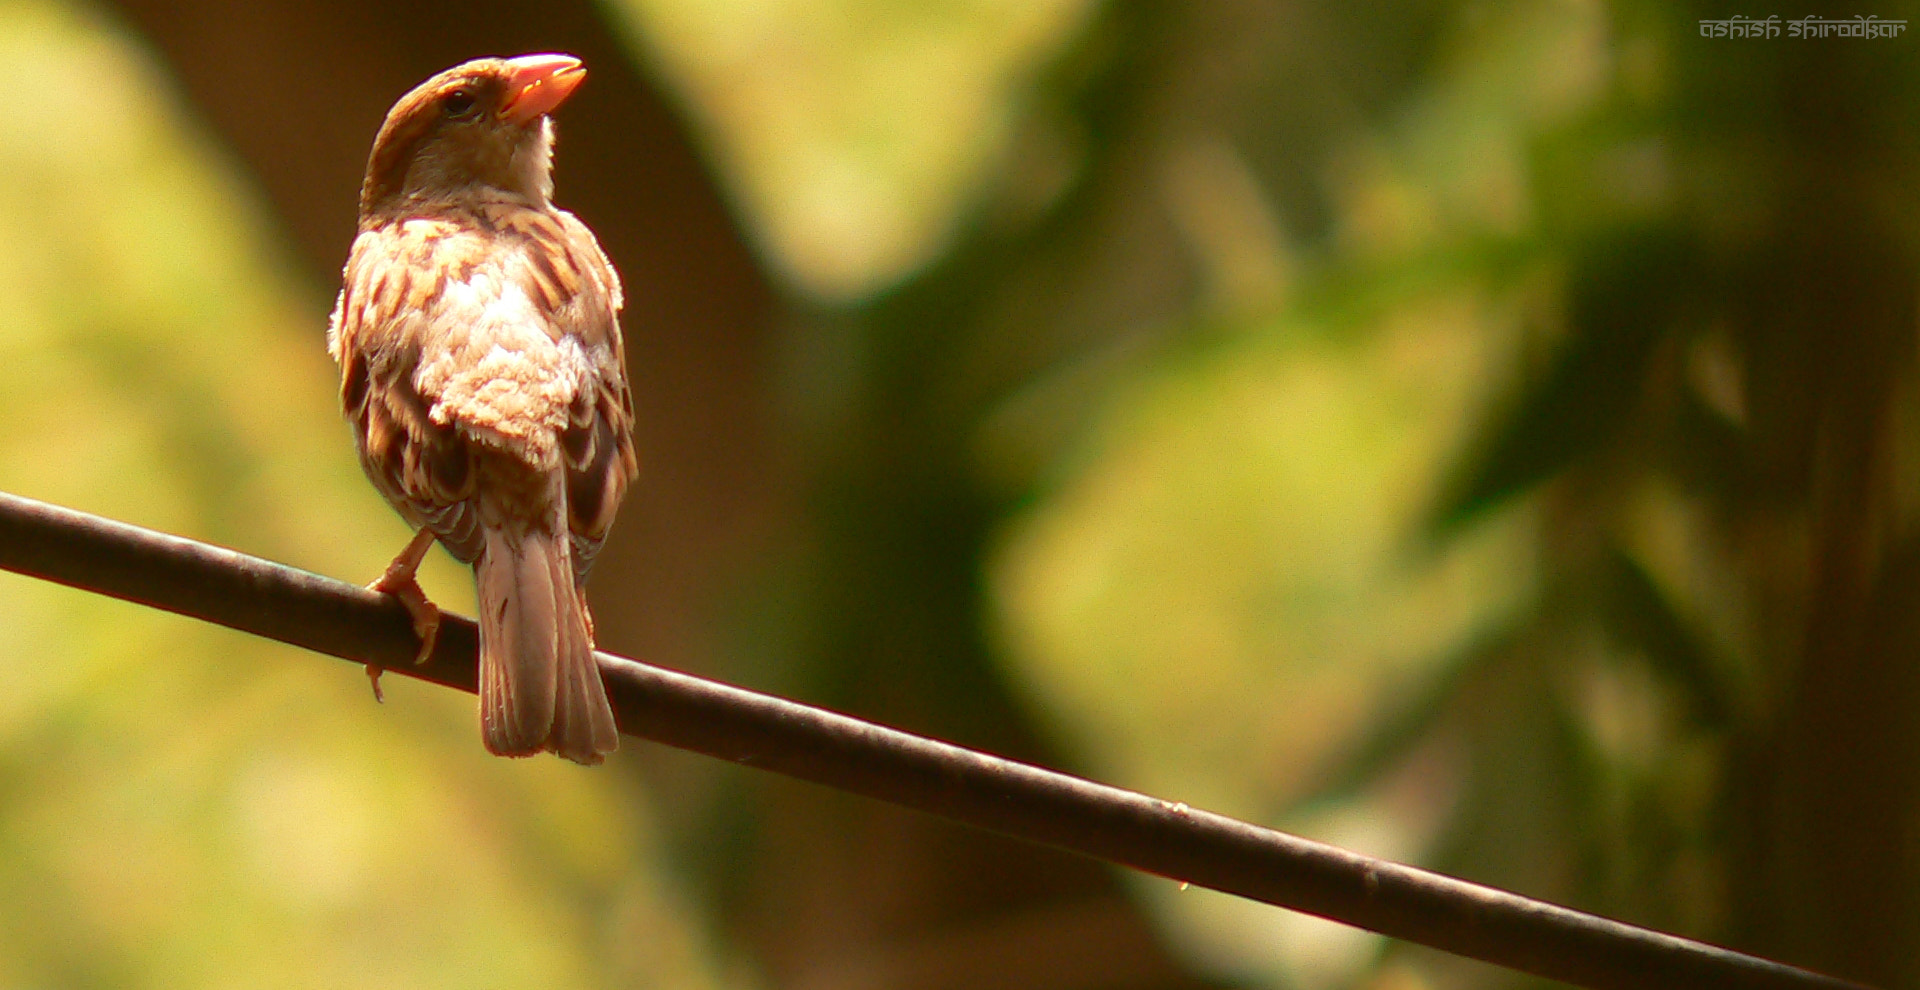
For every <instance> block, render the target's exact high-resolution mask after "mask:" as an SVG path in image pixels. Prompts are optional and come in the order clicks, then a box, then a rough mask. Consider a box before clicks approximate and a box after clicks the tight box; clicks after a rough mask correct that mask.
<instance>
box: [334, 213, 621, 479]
mask: <svg viewBox="0 0 1920 990" xmlns="http://www.w3.org/2000/svg"><path fill="white" fill-rule="evenodd" d="M343 281H344V287H343V288H342V289H341V293H340V299H339V303H338V306H337V307H336V309H335V311H334V315H333V322H332V328H331V332H330V334H329V337H330V338H331V339H330V340H329V344H330V345H331V347H332V348H333V351H334V354H335V357H336V358H340V357H341V356H342V355H343V354H344V353H346V352H347V351H349V350H352V349H356V348H357V349H358V350H360V351H361V352H362V353H366V354H374V355H379V356H380V357H382V358H385V359H386V361H378V360H377V359H376V362H377V363H386V362H387V361H390V362H393V364H394V365H400V366H406V367H409V368H410V375H409V377H410V378H411V380H412V381H411V383H412V385H413V389H414V391H415V392H416V393H417V394H418V395H419V396H420V397H421V399H422V400H423V401H424V402H425V403H426V404H427V407H428V408H427V413H428V415H429V416H430V417H431V418H432V420H433V421H434V422H435V423H438V424H441V425H443V426H453V427H455V428H456V429H458V430H459V431H460V432H461V433H462V434H463V435H465V436H467V437H469V438H470V439H472V440H475V441H478V442H480V443H482V444H485V445H487V446H491V447H495V448H499V449H502V450H504V451H506V452H508V453H511V454H513V455H515V456H516V457H518V458H519V459H520V460H522V461H525V462H526V463H528V464H530V465H532V466H534V467H536V468H541V469H550V468H553V467H555V466H557V465H558V464H559V463H560V458H561V450H560V446H559V435H560V433H561V432H562V431H563V430H565V429H566V427H567V425H568V417H569V409H570V408H571V407H572V406H573V405H574V403H575V400H576V398H577V397H580V396H582V395H590V394H592V393H593V392H594V391H595V390H596V389H598V388H600V387H601V386H602V384H603V383H606V382H609V381H617V380H618V379H619V377H620V375H621V374H622V367H623V364H624V355H623V354H622V353H621V350H622V349H621V342H620V331H619V324H618V321H617V316H616V313H617V311H618V309H619V306H620V286H619V283H618V281H617V278H616V277H615V276H614V274H613V268H612V266H611V265H609V264H608V263H607V262H606V260H605V257H604V255H602V254H601V253H600V250H599V246H598V245H597V244H596V243H595V242H594V241H593V237H592V235H591V234H590V233H587V231H586V227H585V226H584V225H582V224H580V222H579V221H577V220H575V219H574V218H573V217H572V216H571V215H570V214H566V213H564V212H561V211H558V210H547V211H535V210H530V209H525V208H519V209H512V208H508V209H500V210H493V211H488V212H485V213H481V214H478V215H476V216H474V217H472V218H467V217H462V218H458V219H441V218H435V217H424V216H423V217H408V218H403V219H399V220H396V221H394V222H390V223H386V224H381V225H375V226H371V227H369V228H367V229H366V230H363V231H362V232H361V234H360V236H359V237H358V238H357V239H356V240H355V241H354V245H353V251H352V253H351V255H350V256H349V258H348V261H347V271H346V278H345V279H344V280H343ZM345 366H346V362H345V361H344V360H343V361H342V367H345ZM390 366H391V365H390ZM396 370H398V368H396Z"/></svg>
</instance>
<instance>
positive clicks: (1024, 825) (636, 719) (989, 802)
mask: <svg viewBox="0 0 1920 990" xmlns="http://www.w3.org/2000/svg"><path fill="white" fill-rule="evenodd" d="M0 569H5V570H11V571H16V572H19V573H21V574H26V575H29V576H32V577H38V578H44V579H46V580H49V581H55V582H58V583H60V584H65V585H71V586H73V587H75V588H80V589H83V590H87V591H92V592H96V593H98V594H103V595H110V596H112V597H115V598H122V599H126V600H128V601H133V602H139V603H142V604H146V605H151V606H153V607H155V608H160V609H165V610H167V611H170V612H177V613H179V614H181V615H187V616H192V617H194V618H198V619H204V620H206V621H208V622H214V623H218V624H220V625H223V626H228V627H230V628H234V629H239V630H243V631H245V632H250V633H254V634H256V635H260V636H266V637H268V638H271V639H277V640H279V641H281V642H283V643H291V644H293V645H295V646H300V647H305V648H306V649H309V650H315V651H317V652H320V653H326V654H330V655H332V656H336V657H341V658H343V659H347V660H353V661H357V662H362V663H367V662H372V663H377V664H380V665H382V666H387V667H389V668H390V669H391V670H392V671H393V672H394V673H397V674H406V675H409V676H413V677H419V678H421V679H423V680H428V681H432V682H434V683H437V684H444V685H447V686H449V687H456V688H459V689H461V690H463V691H469V692H471V691H473V690H474V685H475V670H474V667H475V656H476V646H477V640H476V633H475V629H474V625H473V622H472V621H471V620H468V619H465V618H461V617H458V616H453V615H448V616H446V618H445V621H444V622H443V624H442V625H441V627H440V639H439V643H438V644H437V645H436V647H435V649H434V651H433V655H432V656H431V657H430V658H428V660H427V662H425V663H423V664H420V665H418V666H415V665H414V664H413V663H411V660H412V657H413V654H414V650H415V645H416V644H415V641H414V638H413V632H412V627H411V626H410V625H409V623H408V620H407V616H406V612H405V611H404V610H403V609H402V608H401V607H400V606H399V605H398V603H396V602H394V601H393V600H391V599H389V598H386V597H385V596H382V595H379V594H377V593H375V592H372V591H368V590H366V589H363V588H359V587H355V586H353V585H350V584H346V583H343V582H340V581H335V580H333V579H331V578H325V577H321V576H319V575H317V574H312V573H309V572H306V571H302V570H298V569H296V568H292V567H288V566H286V565H284V564H276V563H273V562H272V561H268V560H262V559H260V558H258V557H252V556H248V555H246V554H243V553H239V552H237V551H233V550H227V549H224V548H221V547H216V546H212V545H209V544H206V543H200V542H197V541H194V540H189V539H184V538H182V537H177V536H168V535H166V534H164V533H157V532H154V531H153V530H148V529H142V528H140V527H138V526H130V525H127V524H125V523H120V522H115V521H113V520H110V519H103V518H101V517H99V516H93V515H88V514H86V513H83V512H75V511H73V510H71V509H63V508H60V507H58V506H53V505H48V504H46V503H43V502H36V501H33V500H31V499H25V498H20V497H18V496H14V495H8V494H5V493H0ZM8 659H9V658H5V657H0V662H7V661H8ZM599 660H600V671H601V673H602V675H604V676H605V678H606V682H607V689H608V695H609V696H610V698H611V700H612V702H613V708H614V713H615V715H616V716H617V717H618V719H619V722H620V727H621V730H622V731H623V732H626V733H628V734H630V735H635V736H639V737H641V738H645V739H652V740H655V741H657V742H663V743H666V744H668V745H670V746H677V747H680V748H682V749H688V750H692V751H694V752H697V753H705V754H707V755H709V756H716V757H719V758H721V759H724V760H731V761H733V762H735V763H742V764H747V765H749V766H755V767H760V768H762V769H766V770H772V771H774V772H776V773H783V774H786V775H788V776H792V777H798V778H800V779H802V780H809V781H813V782H814V783H818V784H824V785H826V786H828V787H835V788H839V789H841V790H845V791H851V792H853V793H855V794H862V795H865V796H867V797H872V798H878V799H880V800H882V801H890V802H892V803H894V804H899V805H902V806H905V807H908V808H914V809H917V810H919V811H924V812H928V813H931V814H935V815H939V816H941V817H944V818H949V819H952V820H954V821H958V822H964V823H966V824H968V825H973V826H976V827H979V828H984V829H989V830H991V831H994V832H999V833H1002V834H1004V835H1010V836H1013V837H1015V838H1020V839H1026V840H1029V841H1032V842H1040V843H1044V844H1046V845H1050V846H1056V847H1058V848H1061V849H1065V850H1068V851H1071V852H1076V853H1080V854H1082V855H1085V856H1091V857H1094V858H1096V859H1102V860H1107V861H1110V862H1114V863H1120V864H1123V865H1126V866H1130V867H1133V868H1135V869H1138V870H1144V871H1146V872H1148V873H1154V874H1158V875H1160V876H1164V877H1168V878H1171V879H1175V880H1179V881H1182V882H1190V883H1194V884H1198V885H1200V886H1202V887H1209V888H1212V889H1214V890H1219V891H1224V892H1226V893H1230V894H1237V895H1240V896H1242V897H1247V898H1251V899H1253V900H1257V901H1262V902H1265V903H1267V904H1273V905H1278V906H1280V907H1284V908H1291V909H1293V910H1296V911H1304V912H1306V913H1308V914H1314V915H1319V916H1321V917H1323V918H1330V919H1332V920H1334V921H1338V922H1342V923H1344V924H1348V925H1354V926H1357V927H1360V928H1365V929H1368V930H1369V931H1374V932H1379V933H1381V934H1383V935H1389V936H1392V937H1394V938H1399V939H1405V940H1407V941H1410V942H1417V943H1420V944H1422V945H1427V946H1431V947H1433V948H1436V949H1443V950H1445V951H1448V952H1453V953H1457V954H1459V955H1463V956H1470V957H1472V958H1475V959H1480V960H1484V961H1486V962H1490V963H1494V964H1495V965H1499V966H1506V967H1509V968H1512V969H1517V970H1522V971H1525V972H1529V973H1534V974H1537V975H1540V976H1545V977H1550V978H1552V979H1557V980H1564V981H1566V982H1568V983H1573V984H1577V985H1579V986H1585V987H1595V988H1622V990H1626V988H1633V990H1639V988H1661V987H1670V988H1675V990H1680V988H1686V990H1692V988H1696V987H1708V986H1711V987H1753V988H1775V987H1777V988H1816V987H1820V988H1838V987H1856V988H1857V987H1858V986H1859V985H1858V984H1853V983H1847V982H1845V981H1842V980H1837V979H1833V978H1831V977H1827V976H1822V975H1819V974H1816V973H1811V972H1808V971H1806V970H1802V969H1796V968H1793V967H1790V966H1785V965H1782V964H1780V963H1776V962H1771V961H1768V960H1765V959H1760V958H1757V957H1754V956H1749V955H1743V954H1741V953H1737V952H1732V951H1729V950H1727V949H1722V948H1718V947H1715V946H1711V945H1707V944H1705V943H1701V942H1696V941H1692V940H1690V939H1683V938H1679V937H1676V936H1673V935H1667V934H1663V933H1660V932H1655V931H1651V930H1648V929H1645V928H1637V927H1634V926H1632V925H1626V924H1622V923H1620V922H1616V921H1611V920H1608V919H1605V918H1600V917H1596V916H1594V915H1590V914H1583V913H1581V912H1578V911H1573V910H1570V909H1567V908H1563V907H1559V906H1556V905H1553V904H1548V903H1546V902H1543V901H1536V900H1532V899H1529V898H1525V897H1521V896H1519V895H1518V894H1512V893H1508V892H1506V891H1503V890H1496V889H1494V888H1491V887H1483V886H1481V885H1479V884H1474V883H1468V882H1466V881H1462V880H1456V879H1453V878H1451V877H1446V876H1441V875H1440V874H1437V873H1431V872H1428V871H1426V870H1420V869H1415V868H1413V867H1410V866H1403V865H1401V864H1398V863H1392V862H1388V861H1386V860H1379V859H1373V858H1371V857H1367V856H1362V855H1359V854H1357V853H1352V852H1348V851H1346V850H1344V849H1339V848H1336V847H1334V846H1329V845H1326V844H1324V843H1319V842H1312V841H1309V840H1307V839H1302V838H1299V837H1296V836H1292V835H1287V834H1285V833H1282V832H1276V831H1273V830H1271V829H1266V828H1261V827H1259V826H1255V825H1250V824H1247V823H1246V822H1241V821H1236V820H1234V819H1231V818H1226V817H1223V816H1220V815H1215V814H1211V813H1209V812H1205V811H1200V810H1196V809H1190V808H1188V807H1187V806H1186V805H1183V804H1176V803H1171V802H1167V801H1162V800H1159V799H1157V798H1153V797H1149V796H1147V795H1144V794H1137V793H1134V792H1132V791H1124V790H1120V789H1117V788H1113V787H1107V786H1105V785H1102V784H1096V783H1093V782H1091V781H1087V780H1082V779H1080V778H1077V777H1071V776H1068V775H1066V774H1062V773H1056V772H1054V771H1051V770H1045V769H1042V768H1040V767H1035V766H1030V765H1027V764H1022V763H1015V762H1012V761H1009V760H1003V759H999V758H997V757H993V756H989V755H987V754H985V753H979V752H975V751H973V750H968V749H963V748H961V747H959V746H953V745H949V744H947V743H942V742H938V741H935V740H932V739H926V738H922V737H920V736H915V735H911V734H909V733H906V732H901V731H898V730H896V729H889V728H886V727H884V726H880V725H875V724H873V723H871V722H863V721H861V720H859V719H856V718H850V717H848V716H845V715H839V714H835V713H833V712H829V711H824V710H822V709H818V708H812V707H809V706H807V705H802V704H797V703H795V702H791V701H786V700H783V699H780V698H774V697H770V696H768V695H763V694H756V693H754V692H752V691H746V690H743V689H740V688H736V687H730V686H728V685H725V684H719V683H715V682H713V681H708V680H703V679H701V678H698V677H693V676H690V675H687V674H682V673H677V672H674V671H670V670H665V669H662V668H659V667H653V666H649V665H647V664H643V663H637V662H635V661H633V660H628V659H625V658H623V657H616V656H611V655H609V654H605V653H602V654H600V655H599Z"/></svg>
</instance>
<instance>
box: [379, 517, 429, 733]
mask: <svg viewBox="0 0 1920 990" xmlns="http://www.w3.org/2000/svg"><path fill="white" fill-rule="evenodd" d="M431 546H433V533H432V532H431V531H430V530H425V529H423V530H421V531H420V532H419V533H417V534H415V535H414V537H413V542H411V543H408V544H407V548H406V549H405V550H402V551H400V555H399V556H398V557H395V558H393V563H391V564H388V565H387V570H386V573H384V574H382V575H380V578H379V580H377V581H375V582H373V583H372V584H369V585H367V588H368V590H370V591H378V592H380V593H381V594H383V595H392V596H393V597H395V598H397V599H399V600H400V605H401V606H402V607H403V608H405V609H406V610H407V615H408V617H409V618H411V619H412V620H413V634H414V636H416V637H418V638H419V640H420V649H419V651H418V652H416V653H415V654H414V656H413V662H414V663H417V664H418V663H425V662H426V660H427V658H428V657H430V656H432V655H433V644H434V643H435V642H437V641H438V640H439V638H440V609H439V608H438V607H437V606H435V605H434V604H433V603H432V602H430V601H428V600H427V593H426V592H425V591H424V590H422V589H421V587H420V582H419V581H418V580H416V579H415V577H414V575H415V574H416V573H417V572H418V571H419V570H420V561H421V559H422V558H424V557H425V556H426V555H427V548H429V547H431ZM385 671H386V668H385V667H382V666H380V665H379V664H376V663H369V664H367V678H368V679H369V680H371V681H372V682H373V697H374V700H376V701H384V700H385V697H384V695H383V694H382V693H381V691H380V675H381V674H382V673H384V672H385Z"/></svg>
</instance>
